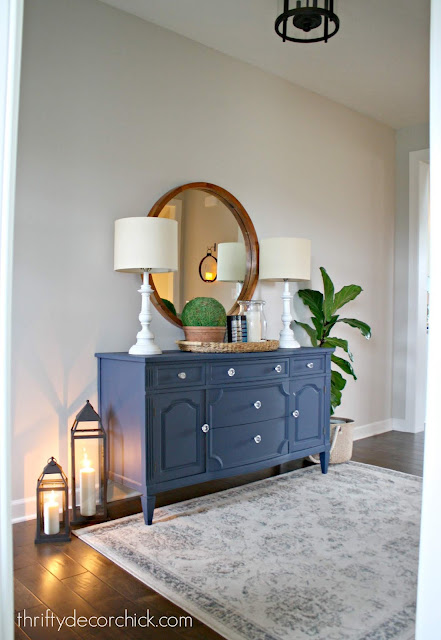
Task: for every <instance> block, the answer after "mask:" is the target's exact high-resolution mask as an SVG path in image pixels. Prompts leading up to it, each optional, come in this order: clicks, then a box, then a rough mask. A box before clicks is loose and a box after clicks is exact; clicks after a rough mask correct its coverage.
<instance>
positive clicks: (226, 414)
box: [208, 380, 289, 429]
mask: <svg viewBox="0 0 441 640" xmlns="http://www.w3.org/2000/svg"><path fill="white" fill-rule="evenodd" d="M288 385H289V383H288V380H286V382H280V383H276V382H275V383H273V384H270V385H265V386H255V387H253V388H252V389H250V388H243V387H242V388H236V389H232V388H231V387H228V388H225V389H211V390H210V391H209V392H208V424H209V425H210V427H211V428H213V429H216V428H217V427H228V426H230V425H232V424H247V423H249V422H263V421H264V420H271V419H272V418H281V417H283V416H287V415H288V412H289V386H288Z"/></svg>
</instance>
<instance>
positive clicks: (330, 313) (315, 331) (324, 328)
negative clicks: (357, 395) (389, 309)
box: [295, 267, 371, 415]
mask: <svg viewBox="0 0 441 640" xmlns="http://www.w3.org/2000/svg"><path fill="white" fill-rule="evenodd" d="M320 271H321V274H322V279H323V292H324V293H321V292H320V291H314V290H313V289H301V290H300V291H299V292H298V295H299V297H300V298H301V300H302V301H303V303H304V304H305V305H306V306H307V307H308V308H309V310H310V311H311V314H312V316H311V320H312V324H313V326H311V325H309V324H307V323H306V322H298V321H297V320H296V321H295V322H296V324H298V325H299V327H302V329H304V330H305V331H306V333H307V334H308V336H309V338H310V340H311V344H312V346H313V347H331V348H335V349H337V348H338V349H342V350H343V351H344V352H345V353H346V355H347V359H346V358H341V357H340V356H337V355H335V353H333V354H332V356H331V360H332V362H333V363H334V364H335V365H336V366H337V367H339V368H340V369H341V370H342V371H343V373H346V374H347V375H350V376H352V377H353V378H354V380H356V379H357V376H356V375H355V372H354V369H353V367H352V362H353V360H354V357H353V355H352V353H351V351H350V349H349V345H348V341H347V340H344V339H343V338H335V337H331V336H330V333H331V331H332V330H333V329H334V327H335V325H336V324H337V323H338V322H344V323H345V324H347V325H349V326H350V327H354V328H355V329H359V331H361V334H362V335H363V336H364V337H365V338H366V339H367V340H369V339H370V337H371V328H370V326H369V325H367V324H366V323H365V322H362V321H361V320H357V319H356V318H341V317H340V315H339V314H337V313H336V312H337V311H338V310H339V309H341V308H342V307H344V306H345V305H346V304H348V302H351V301H352V300H355V298H356V297H357V296H358V295H360V293H361V292H362V291H363V289H362V288H361V287H360V286H358V285H356V284H349V285H346V286H345V287H343V288H342V289H340V291H337V292H336V293H335V291H334V284H333V282H332V280H331V278H330V277H329V275H328V273H327V271H326V269H324V267H320ZM345 386H346V378H345V377H344V376H342V374H341V373H340V372H339V371H336V370H335V369H332V371H331V415H332V414H333V413H334V412H335V409H336V408H337V407H338V406H339V405H340V404H341V398H342V391H343V389H344V388H345Z"/></svg>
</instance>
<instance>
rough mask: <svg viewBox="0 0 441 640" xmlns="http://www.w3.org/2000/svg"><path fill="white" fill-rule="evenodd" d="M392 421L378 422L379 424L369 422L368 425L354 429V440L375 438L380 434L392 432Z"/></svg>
mask: <svg viewBox="0 0 441 640" xmlns="http://www.w3.org/2000/svg"><path fill="white" fill-rule="evenodd" d="M394 428H395V427H394V423H393V420H392V419H391V418H390V419H388V420H380V422H371V423H370V424H363V425H360V426H355V427H354V440H362V439H363V438H370V436H377V435H379V434H380V433H387V431H393V430H394Z"/></svg>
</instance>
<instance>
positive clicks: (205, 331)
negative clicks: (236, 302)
mask: <svg viewBox="0 0 441 640" xmlns="http://www.w3.org/2000/svg"><path fill="white" fill-rule="evenodd" d="M181 320H182V324H183V328H184V333H185V339H186V340H189V341H191V342H223V341H224V337H225V329H226V324H227V314H226V311H225V309H224V307H223V306H222V305H221V303H220V302H218V300H215V299H214V298H193V300H190V301H189V302H187V304H186V305H185V307H184V308H183V310H182V315H181Z"/></svg>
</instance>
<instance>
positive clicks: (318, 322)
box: [311, 316, 324, 341]
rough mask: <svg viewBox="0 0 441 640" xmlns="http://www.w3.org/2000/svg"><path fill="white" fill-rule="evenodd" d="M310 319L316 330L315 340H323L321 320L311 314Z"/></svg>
mask: <svg viewBox="0 0 441 640" xmlns="http://www.w3.org/2000/svg"><path fill="white" fill-rule="evenodd" d="M311 320H312V324H313V325H314V327H315V330H316V332H317V340H318V341H321V340H323V337H324V329H323V322H322V321H321V320H320V318H316V317H315V316H312V317H311Z"/></svg>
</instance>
